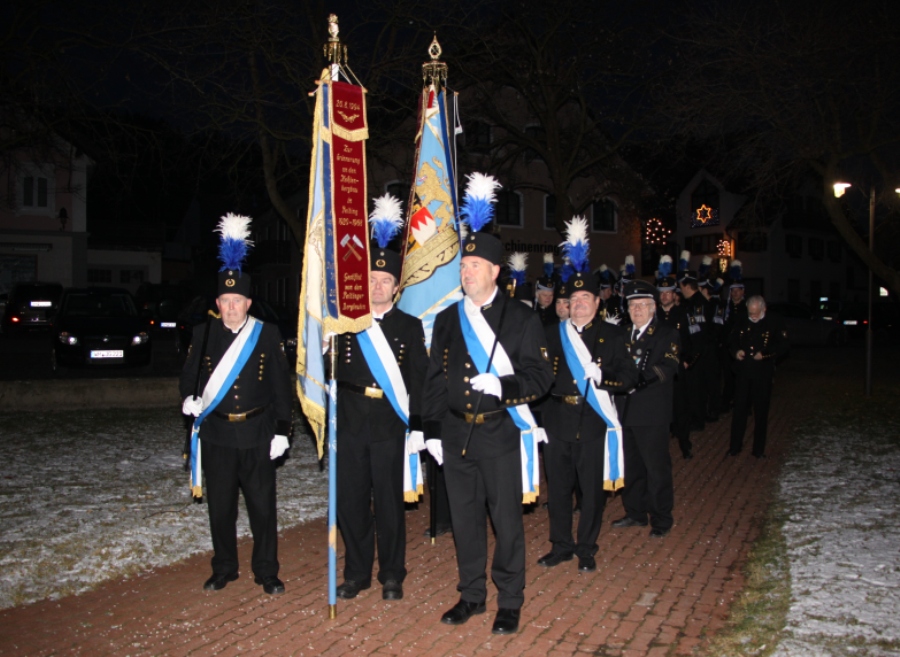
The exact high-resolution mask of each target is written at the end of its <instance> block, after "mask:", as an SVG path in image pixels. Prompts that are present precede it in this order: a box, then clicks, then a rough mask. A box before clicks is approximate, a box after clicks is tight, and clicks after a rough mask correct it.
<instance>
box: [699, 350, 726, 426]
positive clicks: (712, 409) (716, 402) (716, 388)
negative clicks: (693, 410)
mask: <svg viewBox="0 0 900 657" xmlns="http://www.w3.org/2000/svg"><path fill="white" fill-rule="evenodd" d="M703 376H704V377H705V378H706V414H707V415H708V416H709V417H716V416H718V415H719V413H721V412H722V362H721V360H720V359H719V350H718V348H715V349H711V350H710V353H709V354H707V356H706V358H705V360H704V372H703Z"/></svg>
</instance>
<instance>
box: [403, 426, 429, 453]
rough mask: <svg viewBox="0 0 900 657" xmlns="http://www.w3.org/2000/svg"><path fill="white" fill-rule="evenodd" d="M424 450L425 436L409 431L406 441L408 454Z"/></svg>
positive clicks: (419, 432)
mask: <svg viewBox="0 0 900 657" xmlns="http://www.w3.org/2000/svg"><path fill="white" fill-rule="evenodd" d="M423 449H425V434H424V433H422V432H421V431H410V432H409V438H408V439H407V441H406V451H407V452H409V453H410V454H413V453H414V452H421V451H422V450H423Z"/></svg>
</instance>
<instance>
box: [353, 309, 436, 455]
mask: <svg viewBox="0 0 900 657" xmlns="http://www.w3.org/2000/svg"><path fill="white" fill-rule="evenodd" d="M381 330H382V332H383V333H384V336H385V338H387V341H388V344H389V345H390V347H391V351H392V352H393V353H394V358H395V359H396V361H397V365H398V366H399V367H400V374H401V376H402V377H403V383H405V384H406V392H408V393H409V429H410V431H421V430H422V382H423V381H424V380H425V369H426V368H427V367H428V355H427V353H426V351H425V332H424V331H423V329H422V322H421V321H420V320H419V319H417V318H416V317H413V316H412V315H409V314H407V313H405V312H403V311H402V310H400V309H398V308H397V307H396V306H394V307H393V308H391V309H390V310H389V311H387V312H386V313H385V315H384V318H383V319H382V320H381ZM337 342H338V363H337V377H336V378H337V381H338V420H337V422H338V430H339V431H341V430H345V429H346V430H348V431H350V432H352V433H354V434H359V433H363V432H364V431H365V430H366V429H368V435H369V440H371V441H372V442H377V441H380V440H389V439H392V438H393V439H398V438H402V437H403V436H404V435H405V433H406V425H405V424H404V423H403V420H401V419H400V416H399V415H397V412H396V411H395V410H394V407H393V406H391V402H390V401H388V398H387V397H384V396H383V397H381V398H380V399H378V398H373V397H367V396H365V395H364V394H361V392H360V391H359V388H379V385H378V383H377V382H376V381H375V377H374V376H373V375H372V371H371V370H370V369H369V365H368V364H367V363H366V359H365V356H363V352H362V350H361V349H360V347H359V338H358V337H357V334H356V333H344V334H343V335H341V336H340V337H339V338H338V341H337ZM346 384H350V385H349V386H348V385H346ZM351 386H352V388H351ZM353 388H355V389H353Z"/></svg>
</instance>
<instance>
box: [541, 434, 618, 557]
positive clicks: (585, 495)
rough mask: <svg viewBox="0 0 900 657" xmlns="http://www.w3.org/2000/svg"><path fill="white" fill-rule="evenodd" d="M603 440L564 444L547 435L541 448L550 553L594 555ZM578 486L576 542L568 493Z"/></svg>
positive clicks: (602, 494)
mask: <svg viewBox="0 0 900 657" xmlns="http://www.w3.org/2000/svg"><path fill="white" fill-rule="evenodd" d="M605 452H606V440H604V439H600V440H589V441H587V442H584V443H582V442H567V441H563V440H556V439H554V438H553V436H550V440H549V442H548V443H547V444H546V445H544V467H545V468H546V469H547V474H548V477H547V487H548V499H547V503H548V509H549V511H550V542H551V543H553V552H556V553H558V554H573V553H574V554H576V555H577V556H579V557H592V556H594V555H595V554H596V553H597V549H598V546H597V536H599V535H600V525H601V523H602V522H603V510H604V509H605V508H606V491H605V490H603V457H604V454H605ZM578 486H580V487H581V492H582V498H581V514H580V515H579V517H578V528H577V530H576V540H575V541H574V542H573V540H572V516H573V512H572V493H573V492H575V490H576V488H577V487H578Z"/></svg>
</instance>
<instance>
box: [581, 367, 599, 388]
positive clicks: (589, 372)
mask: <svg viewBox="0 0 900 657" xmlns="http://www.w3.org/2000/svg"><path fill="white" fill-rule="evenodd" d="M584 378H585V379H591V380H592V381H593V382H594V383H595V384H596V385H598V386H599V385H600V384H601V383H603V370H601V369H600V366H599V365H597V363H594V362H590V363H588V364H587V365H585V366H584Z"/></svg>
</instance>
